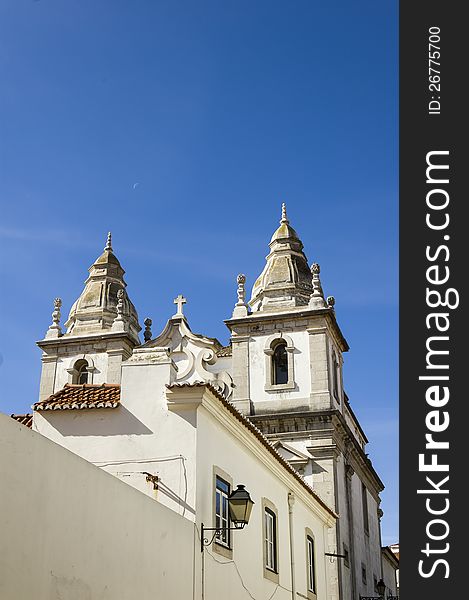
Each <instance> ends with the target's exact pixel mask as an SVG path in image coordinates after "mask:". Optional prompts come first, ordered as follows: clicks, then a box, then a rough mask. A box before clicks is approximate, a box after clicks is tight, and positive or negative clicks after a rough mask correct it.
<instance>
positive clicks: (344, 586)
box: [226, 205, 384, 598]
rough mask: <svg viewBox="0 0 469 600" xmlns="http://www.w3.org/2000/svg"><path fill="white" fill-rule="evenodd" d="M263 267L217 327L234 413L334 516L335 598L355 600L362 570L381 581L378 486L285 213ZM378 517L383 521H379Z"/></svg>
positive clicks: (334, 333)
mask: <svg viewBox="0 0 469 600" xmlns="http://www.w3.org/2000/svg"><path fill="white" fill-rule="evenodd" d="M269 246H270V252H269V254H268V255H267V257H266V264H265V267H264V269H263V271H262V273H261V274H260V276H259V277H258V278H257V280H256V282H255V283H254V286H253V289H252V294H251V299H250V300H249V302H246V299H245V298H246V291H245V287H244V286H245V282H246V278H245V276H244V275H239V276H238V290H237V292H238V302H237V303H236V305H235V307H234V310H233V315H232V317H231V318H230V319H228V320H227V321H226V325H227V326H228V328H229V329H230V331H231V344H232V357H233V358H232V374H233V398H232V402H233V404H235V406H236V407H237V408H238V409H239V410H240V411H241V412H243V413H244V414H245V415H247V416H248V417H249V419H250V420H251V421H252V422H253V423H254V424H255V425H256V426H257V427H258V428H259V429H260V430H261V431H262V433H263V434H264V435H265V436H266V437H267V438H268V439H269V440H270V441H271V442H272V443H273V444H274V446H275V448H276V450H277V452H279V453H280V454H281V455H282V456H283V457H284V458H285V459H286V460H288V461H289V462H290V464H291V466H292V467H293V468H295V469H297V470H298V471H299V473H300V474H301V475H302V476H303V478H304V480H305V481H306V482H307V483H308V484H309V485H310V486H311V487H312V488H313V489H314V490H315V491H316V493H318V495H319V496H320V497H321V498H322V499H323V500H324V501H325V502H326V503H327V504H328V505H329V506H330V507H331V508H332V509H333V510H335V511H336V512H337V513H338V514H339V515H340V519H339V520H338V522H337V526H336V529H335V531H334V530H332V529H331V530H329V532H328V546H329V551H330V552H331V553H335V554H340V555H342V556H346V557H348V558H347V564H345V560H344V563H342V562H341V561H340V560H339V561H337V563H334V565H330V566H328V569H329V577H330V593H331V597H334V598H358V595H359V593H361V591H360V590H362V588H360V585H359V582H360V581H362V573H363V568H365V569H366V570H367V571H369V572H372V573H375V574H376V573H380V570H379V569H380V564H381V562H380V561H381V540H380V535H379V531H380V525H379V517H378V515H379V514H380V509H379V504H380V497H379V494H380V492H381V491H382V490H383V488H384V486H383V484H382V482H381V480H380V479H379V477H378V475H377V473H376V471H375V470H374V468H373V466H372V464H371V460H370V459H369V458H368V455H367V454H366V453H365V446H366V443H367V439H366V436H365V434H364V432H363V430H362V428H361V427H360V424H359V422H358V420H357V418H356V416H355V415H354V413H353V411H352V408H351V406H350V402H349V400H348V398H347V396H346V394H345V391H344V385H343V377H342V365H343V354H344V353H345V352H347V351H348V350H349V347H348V344H347V342H346V340H345V338H344V336H343V335H342V332H341V330H340V327H339V325H338V323H337V320H336V315H335V300H334V298H333V297H332V296H331V297H328V298H325V296H324V292H323V288H322V283H321V278H320V275H321V269H320V266H319V264H318V263H316V262H314V263H313V264H312V265H311V268H310V267H309V265H308V260H307V258H306V255H305V254H304V252H303V244H302V242H301V240H300V238H299V236H298V234H297V233H296V231H295V230H294V229H293V228H292V226H291V225H290V221H289V219H288V217H287V211H286V207H285V205H283V206H282V216H281V220H280V227H278V229H277V230H276V231H275V233H274V234H273V236H272V239H271V241H270V244H269ZM381 514H382V513H381Z"/></svg>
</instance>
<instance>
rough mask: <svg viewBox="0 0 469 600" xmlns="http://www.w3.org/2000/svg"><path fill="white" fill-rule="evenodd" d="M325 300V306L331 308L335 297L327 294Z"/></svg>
mask: <svg viewBox="0 0 469 600" xmlns="http://www.w3.org/2000/svg"><path fill="white" fill-rule="evenodd" d="M326 302H327V306H330V307H331V308H334V306H335V298H334V296H328V297H327V300H326Z"/></svg>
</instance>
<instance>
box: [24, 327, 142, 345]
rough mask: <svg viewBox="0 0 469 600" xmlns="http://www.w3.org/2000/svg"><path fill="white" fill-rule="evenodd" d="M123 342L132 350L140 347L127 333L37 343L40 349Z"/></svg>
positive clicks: (63, 337) (62, 337)
mask: <svg viewBox="0 0 469 600" xmlns="http://www.w3.org/2000/svg"><path fill="white" fill-rule="evenodd" d="M112 340H123V341H125V342H126V343H127V344H128V345H129V346H132V348H135V347H138V345H137V344H135V342H134V340H133V339H132V338H131V337H130V336H129V334H128V333H127V332H120V331H117V332H109V333H90V334H88V335H83V336H68V335H62V336H60V337H58V338H52V339H43V340H39V341H38V342H36V344H37V345H38V346H39V348H41V349H42V348H53V347H54V346H57V347H58V346H64V345H69V344H70V345H73V344H75V345H77V344H88V343H90V344H92V343H96V342H99V341H106V342H108V341H112Z"/></svg>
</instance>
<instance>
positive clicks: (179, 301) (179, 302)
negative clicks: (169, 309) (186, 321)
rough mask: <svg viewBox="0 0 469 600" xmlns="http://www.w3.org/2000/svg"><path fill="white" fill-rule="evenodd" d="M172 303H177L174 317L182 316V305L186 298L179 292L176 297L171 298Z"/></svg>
mask: <svg viewBox="0 0 469 600" xmlns="http://www.w3.org/2000/svg"><path fill="white" fill-rule="evenodd" d="M173 302H174V304H177V307H178V309H177V312H176V314H175V315H174V316H175V317H182V316H183V315H184V313H183V310H182V307H183V305H184V304H186V302H187V300H186V299H185V298H184V296H183V295H182V294H179V296H178V297H177V298H174V300H173Z"/></svg>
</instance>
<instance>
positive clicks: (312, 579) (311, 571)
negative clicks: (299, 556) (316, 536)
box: [306, 535, 316, 594]
mask: <svg viewBox="0 0 469 600" xmlns="http://www.w3.org/2000/svg"><path fill="white" fill-rule="evenodd" d="M306 542H307V548H308V591H309V592H313V594H315V593H316V571H315V567H314V540H313V538H312V537H311V536H309V535H308V537H307V538H306Z"/></svg>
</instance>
